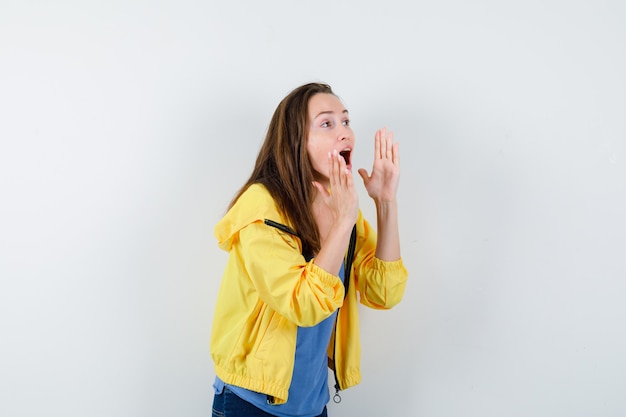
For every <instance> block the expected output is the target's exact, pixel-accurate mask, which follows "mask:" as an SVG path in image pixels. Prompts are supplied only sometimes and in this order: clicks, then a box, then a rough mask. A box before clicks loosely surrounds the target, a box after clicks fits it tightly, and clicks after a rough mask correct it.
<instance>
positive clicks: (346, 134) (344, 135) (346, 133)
mask: <svg viewBox="0 0 626 417" xmlns="http://www.w3.org/2000/svg"><path fill="white" fill-rule="evenodd" d="M351 137H352V129H350V127H349V126H343V128H342V129H341V130H340V131H339V135H338V136H337V140H338V141H340V142H343V141H344V140H349V139H350V138H351Z"/></svg>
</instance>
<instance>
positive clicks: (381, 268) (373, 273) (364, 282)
mask: <svg viewBox="0 0 626 417" xmlns="http://www.w3.org/2000/svg"><path fill="white" fill-rule="evenodd" d="M375 253H376V232H375V231H374V229H372V227H371V226H370V225H369V223H368V222H367V220H365V218H364V217H363V215H362V214H361V213H360V212H359V217H358V219H357V246H356V254H355V258H354V275H355V276H354V279H355V282H356V285H357V290H358V291H359V294H360V302H361V304H363V305H365V306H367V307H371V308H375V309H380V310H386V309H390V308H392V307H393V306H395V305H396V304H398V303H399V302H400V301H401V300H402V297H403V295H404V289H405V287H406V281H407V277H408V272H407V270H406V268H405V267H404V264H403V262H402V259H398V260H397V261H391V262H387V261H383V260H380V259H378V258H376V256H375Z"/></svg>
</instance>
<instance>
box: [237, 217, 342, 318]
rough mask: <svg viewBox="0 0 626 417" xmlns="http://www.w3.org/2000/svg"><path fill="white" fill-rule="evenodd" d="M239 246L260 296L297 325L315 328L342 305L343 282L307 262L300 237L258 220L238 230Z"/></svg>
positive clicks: (247, 270) (311, 262)
mask: <svg viewBox="0 0 626 417" xmlns="http://www.w3.org/2000/svg"><path fill="white" fill-rule="evenodd" d="M237 246H239V250H240V256H241V258H242V260H243V263H244V265H245V268H246V272H247V274H248V276H249V277H250V280H251V281H252V284H253V286H254V287H255V289H256V290H257V292H258V294H259V297H260V298H261V299H262V300H263V302H265V303H266V304H267V305H268V306H269V307H270V308H272V309H273V310H274V311H276V312H278V313H279V314H281V315H282V316H284V317H285V318H287V320H289V321H291V322H293V323H294V324H296V325H298V326H302V327H308V326H314V325H316V324H317V323H319V322H321V321H322V320H324V319H325V318H327V317H329V316H330V315H331V314H332V313H333V312H334V311H335V310H337V309H338V308H339V307H340V306H341V305H342V303H343V297H344V286H343V283H342V282H341V280H340V279H339V277H337V276H335V275H332V274H330V273H328V272H326V271H324V270H323V269H322V268H320V267H318V266H317V265H315V264H314V263H313V260H311V261H309V262H307V261H306V260H305V259H304V256H303V255H302V253H301V251H300V242H299V240H298V238H296V237H294V236H291V235H289V234H288V233H285V232H282V231H280V230H278V229H276V228H274V227H270V226H267V225H266V224H264V223H263V222H262V221H256V222H253V223H250V224H249V225H247V226H246V227H244V228H242V229H241V230H240V231H239V242H238V243H237Z"/></svg>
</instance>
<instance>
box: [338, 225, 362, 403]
mask: <svg viewBox="0 0 626 417" xmlns="http://www.w3.org/2000/svg"><path fill="white" fill-rule="evenodd" d="M355 246H356V225H354V227H353V228H352V234H351V235H350V245H349V246H348V252H347V253H346V257H345V258H344V265H343V283H344V284H343V285H344V287H345V293H344V295H343V299H344V300H345V299H346V297H347V296H348V289H349V288H350V274H351V272H352V261H354V251H355ZM340 310H341V307H340V308H339V309H337V317H336V318H335V337H334V339H333V365H334V366H333V374H334V375H335V395H333V401H334V402H335V404H339V403H340V402H341V395H339V391H341V385H339V378H337V321H339V312H340Z"/></svg>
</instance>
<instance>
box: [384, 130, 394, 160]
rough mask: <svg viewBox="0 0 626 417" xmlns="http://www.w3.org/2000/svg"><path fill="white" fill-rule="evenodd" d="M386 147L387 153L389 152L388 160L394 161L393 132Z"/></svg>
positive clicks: (386, 142) (388, 137)
mask: <svg viewBox="0 0 626 417" xmlns="http://www.w3.org/2000/svg"><path fill="white" fill-rule="evenodd" d="M385 145H386V152H387V158H389V159H392V158H393V153H392V152H393V132H389V134H388V135H387V138H386V140H385Z"/></svg>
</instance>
